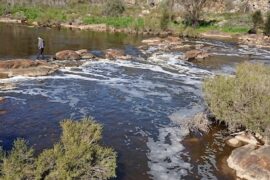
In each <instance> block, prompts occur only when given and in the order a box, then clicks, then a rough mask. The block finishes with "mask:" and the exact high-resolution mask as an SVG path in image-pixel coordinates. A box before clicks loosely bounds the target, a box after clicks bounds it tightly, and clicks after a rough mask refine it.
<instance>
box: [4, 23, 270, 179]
mask: <svg viewBox="0 0 270 180" xmlns="http://www.w3.org/2000/svg"><path fill="white" fill-rule="evenodd" d="M0 28H1V30H0V37H5V41H4V43H12V42H11V41H9V39H8V37H10V38H13V37H14V36H15V35H17V34H16V33H17V32H15V30H14V31H8V28H11V29H13V28H16V26H15V27H13V26H5V25H3V24H2V25H1V26H0ZM32 31H37V30H33V29H31V28H26V27H23V31H22V30H21V31H20V33H21V34H20V35H21V36H23V37H24V36H26V37H28V38H29V39H30V40H29V41H30V42H31V43H34V40H35V37H34V35H33V33H31V32H32ZM51 31H52V30H50V31H48V32H47V33H48V34H47V35H46V36H49V34H50V33H51V34H54V35H55V33H53V32H51ZM38 32H41V33H44V34H46V32H44V30H43V29H41V30H40V31H38ZM38 32H37V33H38ZM14 33H15V34H14ZM57 33H60V32H57ZM72 33H73V32H64V33H62V34H61V35H62V37H61V40H60V39H57V38H55V39H54V41H56V42H57V43H59V44H61V41H63V39H65V41H64V43H65V45H66V46H65V49H69V48H70V49H75V48H76V49H81V48H87V49H90V50H96V49H103V48H112V47H117V48H125V49H126V50H127V51H129V52H135V50H136V52H137V49H136V48H135V46H136V45H138V44H139V41H140V38H137V39H136V38H135V37H126V36H124V35H121V36H120V37H122V39H121V38H120V39H119V37H118V38H117V37H114V35H106V38H104V36H105V34H95V33H91V32H81V33H79V32H77V33H78V35H74V33H73V34H72ZM88 33H89V34H88ZM71 34H72V35H71ZM86 34H87V35H86ZM56 35H57V34H56ZM56 35H55V36H56ZM85 36H87V37H88V39H87V40H88V41H87V42H84V38H83V37H85ZM26 37H24V38H26ZM76 37H78V38H81V40H80V41H83V43H81V44H80V45H78V46H74V41H72V40H70V39H71V38H73V39H76ZM90 37H95V38H93V40H92V41H91V44H92V43H94V39H98V40H99V41H104V42H103V43H102V46H98V45H93V46H92V45H91V44H89V38H90ZM108 37H109V38H108ZM112 38H114V40H112ZM69 40H70V41H69ZM90 40H91V38H90ZM58 41H59V42H58ZM80 41H79V42H80ZM106 42H107V43H106ZM13 43H14V44H15V42H13ZM69 43H70V44H71V45H70V46H69ZM184 43H186V44H196V45H202V46H203V47H204V48H207V49H208V51H209V52H210V54H212V56H211V57H210V58H208V59H206V60H205V61H203V62H201V63H199V64H192V63H189V62H186V61H184V59H183V52H180V51H178V52H165V51H162V50H157V49H156V48H155V47H149V48H148V49H147V50H145V52H144V53H145V54H147V56H143V57H141V56H140V54H136V53H135V56H134V57H133V58H132V60H128V61H121V60H116V61H110V60H107V59H101V60H98V61H87V62H85V63H84V64H83V65H81V66H79V67H68V68H62V69H60V70H59V72H57V73H55V74H53V75H51V76H46V77H35V78H26V77H14V78H10V79H2V80H0V82H1V83H14V84H15V85H16V89H13V90H1V91H0V96H3V97H5V98H6V101H5V102H4V103H3V104H0V109H4V110H6V111H7V113H6V114H4V115H1V116H0V140H1V141H0V142H1V145H2V146H3V147H4V149H6V150H8V149H10V148H11V146H12V142H13V141H14V140H15V139H16V138H18V137H21V138H25V139H26V140H27V141H28V142H29V145H31V146H33V147H34V148H35V150H36V152H37V153H39V152H40V151H41V150H42V149H44V148H49V147H51V146H52V145H53V143H55V142H57V141H58V139H59V136H60V133H61V132H60V127H59V122H60V121H61V120H63V119H67V118H70V119H73V120H80V119H81V118H83V117H89V116H91V117H93V118H94V119H95V120H96V121H97V122H99V123H101V124H102V125H103V127H104V129H103V143H104V144H105V145H106V146H110V147H113V148H114V149H115V150H116V151H117V153H118V169H117V172H118V173H117V174H118V177H117V179H128V180H132V179H134V180H144V179H156V180H176V179H234V178H235V174H234V172H233V171H232V170H230V169H229V168H228V167H227V165H226V162H225V161H226V156H228V153H229V152H230V150H231V149H230V148H229V147H227V146H226V145H225V143H224V137H223V135H222V133H223V131H222V130H221V129H220V128H216V127H213V128H212V130H211V132H210V133H209V135H205V136H202V137H199V138H198V137H197V136H193V135H192V134H190V133H189V131H188V129H187V127H186V126H185V125H186V123H187V122H186V121H187V120H188V118H190V117H192V116H194V115H195V114H196V113H198V112H201V111H203V110H204V109H205V104H204V100H203V94H202V90H201V89H202V80H203V79H204V78H207V77H209V76H212V75H214V74H224V73H225V74H231V73H233V72H234V69H235V65H236V64H238V63H240V62H243V61H251V62H261V63H269V62H270V51H269V50H267V49H258V48H252V47H248V46H239V45H237V44H235V43H230V42H221V41H206V40H190V39H189V40H188V39H187V40H185V42H184ZM14 44H9V45H8V47H9V48H10V49H8V52H9V53H10V54H8V53H7V52H2V51H3V49H2V50H0V52H1V54H0V58H2V59H7V58H10V57H16V58H17V57H30V58H31V57H33V56H34V53H35V52H34V49H33V47H32V45H31V46H29V48H27V47H23V50H24V52H20V50H16V48H15V47H16V46H15V45H14ZM104 44H105V45H104ZM13 45H14V46H13ZM1 46H3V41H2V45H1ZM52 46H53V47H54V46H55V47H54V48H55V49H61V48H62V46H63V44H61V45H59V46H60V47H59V46H57V45H55V44H54V45H52ZM26 49H28V50H29V51H27V50H26ZM50 49H52V48H51V46H50ZM134 49H135V50H134ZM53 51H54V50H51V51H49V52H47V53H49V54H50V53H51V54H52V53H54V52H53Z"/></svg>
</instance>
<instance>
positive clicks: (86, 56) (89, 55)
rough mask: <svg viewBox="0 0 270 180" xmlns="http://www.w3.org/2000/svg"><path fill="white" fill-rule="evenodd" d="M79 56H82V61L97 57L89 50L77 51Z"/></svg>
mask: <svg viewBox="0 0 270 180" xmlns="http://www.w3.org/2000/svg"><path fill="white" fill-rule="evenodd" d="M75 52H76V53H77V54H79V55H80V56H81V59H94V58H96V56H95V55H94V54H92V53H90V52H89V51H88V50H87V49H81V50H78V51H75Z"/></svg>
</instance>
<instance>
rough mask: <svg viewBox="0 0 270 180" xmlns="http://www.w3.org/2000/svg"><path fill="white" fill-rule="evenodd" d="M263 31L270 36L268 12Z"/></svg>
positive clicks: (269, 16) (269, 15)
mask: <svg viewBox="0 0 270 180" xmlns="http://www.w3.org/2000/svg"><path fill="white" fill-rule="evenodd" d="M264 33H265V35H267V36H270V12H269V13H268V14H267V18H266V22H265V25H264Z"/></svg>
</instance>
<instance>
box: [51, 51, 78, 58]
mask: <svg viewBox="0 0 270 180" xmlns="http://www.w3.org/2000/svg"><path fill="white" fill-rule="evenodd" d="M55 59H56V60H80V59H81V56H80V55H79V54H78V53H76V51H72V50H64V51H60V52H57V53H56V54H55Z"/></svg>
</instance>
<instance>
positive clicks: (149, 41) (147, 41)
mask: <svg viewBox="0 0 270 180" xmlns="http://www.w3.org/2000/svg"><path fill="white" fill-rule="evenodd" d="M161 42H162V39H161V38H159V37H156V38H150V39H144V40H142V43H144V44H147V45H149V46H151V45H154V46H156V45H158V44H160V43H161Z"/></svg>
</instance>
